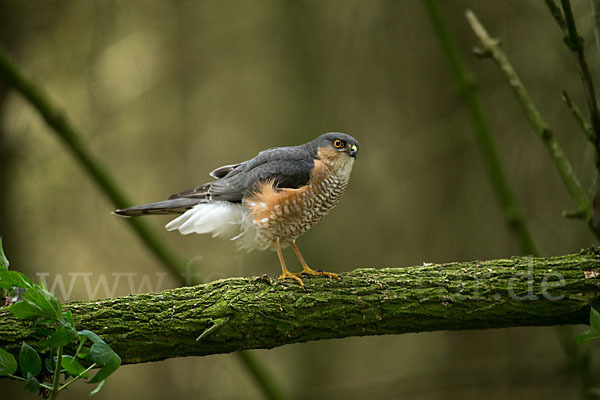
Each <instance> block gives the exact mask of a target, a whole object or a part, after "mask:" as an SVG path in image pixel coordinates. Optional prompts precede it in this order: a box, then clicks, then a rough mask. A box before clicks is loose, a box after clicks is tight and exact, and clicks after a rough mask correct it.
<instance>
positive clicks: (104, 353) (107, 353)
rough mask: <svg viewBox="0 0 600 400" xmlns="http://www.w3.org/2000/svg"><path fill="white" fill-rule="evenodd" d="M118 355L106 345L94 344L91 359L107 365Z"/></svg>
mask: <svg viewBox="0 0 600 400" xmlns="http://www.w3.org/2000/svg"><path fill="white" fill-rule="evenodd" d="M114 357H118V356H117V353H115V352H114V351H113V349H111V348H110V346H109V345H107V344H106V343H94V344H93V345H92V348H91V349H90V359H91V360H92V361H93V362H95V363H97V364H103V365H104V364H107V363H108V362H110V360H112V359H113V358H114Z"/></svg>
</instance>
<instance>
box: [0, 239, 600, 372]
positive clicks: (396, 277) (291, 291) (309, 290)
mask: <svg viewBox="0 0 600 400" xmlns="http://www.w3.org/2000/svg"><path fill="white" fill-rule="evenodd" d="M599 254H600V251H599V250H597V249H591V250H585V251H582V252H580V253H579V254H571V255H565V256H559V257H548V258H527V257H513V258H510V259H499V260H491V261H471V262H457V263H449V264H429V263H425V264H423V265H421V266H413V267H405V268H382V269H371V268H364V269H357V270H354V271H352V272H349V273H345V274H343V275H342V277H343V279H342V280H332V279H327V278H320V277H319V278H312V279H308V278H306V279H305V283H306V290H302V289H301V288H300V287H299V286H298V285H297V284H296V283H295V282H291V281H285V282H280V281H278V280H275V279H270V278H268V277H266V276H263V277H255V278H232V279H224V280H220V281H216V282H211V283H207V284H203V285H198V286H194V287H186V288H179V289H172V290H166V291H164V292H161V293H151V294H138V295H131V296H127V297H120V298H114V299H105V300H95V301H85V302H73V303H69V304H67V305H66V308H67V309H70V310H72V312H73V315H74V318H75V321H76V325H77V328H79V329H84V328H85V329H91V330H93V331H94V332H97V333H98V334H100V335H101V336H102V337H103V338H104V339H105V340H106V341H107V342H108V343H109V344H110V345H111V346H112V347H113V349H114V350H115V351H116V352H117V353H118V354H119V355H120V356H121V358H122V359H123V362H124V363H141V362H148V361H156V360H163V359H166V358H171V357H182V356H200V355H207V354H215V353H227V352H231V351H235V350H241V349H268V348H272V347H276V346H281V345H284V344H290V343H298V342H306V341H309V340H320V339H328V338H342V337H348V336H364V335H383V334H399V333H407V332H425V331H435V330H462V329H484V328H502V327H514V326H544V325H559V324H581V323H586V322H587V321H588V315H589V308H590V305H593V304H595V303H598V302H600V297H599V289H600V278H599V271H600V255H599ZM197 338H199V339H198V340H197ZM22 341H27V342H28V343H30V344H32V345H34V346H40V347H42V346H43V344H42V341H41V338H40V337H39V336H38V335H37V334H36V333H35V330H34V328H33V323H32V322H31V321H23V320H18V319H15V318H13V317H12V316H11V314H10V313H9V312H8V311H6V310H0V347H3V348H5V349H7V350H9V351H11V352H13V353H16V352H18V349H19V347H20V346H21V342H22Z"/></svg>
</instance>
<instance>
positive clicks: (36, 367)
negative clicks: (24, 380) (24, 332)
mask: <svg viewBox="0 0 600 400" xmlns="http://www.w3.org/2000/svg"><path fill="white" fill-rule="evenodd" d="M19 367H20V368H21V374H23V376H27V374H31V375H33V376H36V375H37V374H39V373H40V372H42V359H41V358H40V355H39V354H38V352H37V351H35V349H34V348H33V347H31V346H30V345H28V344H27V343H25V342H23V344H22V345H21V352H20V353H19Z"/></svg>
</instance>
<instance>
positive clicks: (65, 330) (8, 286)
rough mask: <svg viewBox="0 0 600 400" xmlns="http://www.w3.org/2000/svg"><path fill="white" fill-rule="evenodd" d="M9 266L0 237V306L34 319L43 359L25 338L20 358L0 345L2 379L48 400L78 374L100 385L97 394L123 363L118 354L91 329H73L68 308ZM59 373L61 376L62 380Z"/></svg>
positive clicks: (80, 377) (20, 315) (18, 315)
mask: <svg viewBox="0 0 600 400" xmlns="http://www.w3.org/2000/svg"><path fill="white" fill-rule="evenodd" d="M8 266H9V262H8V259H7V258H6V256H5V255H4V250H3V249H2V239H1V238H0V295H3V296H2V297H4V306H5V307H6V308H7V310H8V311H10V312H11V313H12V314H13V315H14V316H15V317H16V318H20V319H34V320H35V321H36V328H37V330H38V332H40V333H42V334H43V335H44V336H46V341H45V343H44V347H43V349H41V350H43V351H42V353H43V354H44V357H45V360H44V362H42V356H40V353H38V351H37V350H36V349H34V348H33V347H31V346H30V345H28V344H27V343H25V342H23V344H22V345H21V350H20V352H19V355H18V361H17V359H16V358H15V356H13V355H12V354H11V353H9V352H7V351H6V350H4V349H2V348H0V377H2V376H7V377H10V378H13V379H17V380H20V381H23V382H25V386H24V388H25V389H26V390H30V391H32V392H35V391H39V392H40V393H41V395H42V397H43V398H48V399H50V400H54V399H55V398H56V396H57V395H58V393H60V392H61V391H62V390H64V389H66V388H67V387H68V386H69V385H71V384H72V383H73V382H75V381H78V380H80V379H82V378H83V379H87V382H88V383H97V384H98V385H97V386H96V388H95V389H94V390H92V391H91V392H90V395H94V394H96V393H98V391H100V389H102V387H103V386H104V384H105V382H106V379H107V378H108V377H109V376H110V375H111V374H112V373H113V372H115V371H116V370H117V368H119V366H120V365H121V358H119V356H118V355H117V353H115V352H114V351H113V350H112V349H111V347H110V346H109V345H108V344H107V343H106V342H105V341H104V340H102V339H101V338H100V337H99V336H98V335H96V334H95V333H94V332H92V331H89V330H87V329H83V330H77V329H75V324H74V323H73V316H72V314H71V311H69V310H67V311H64V310H63V309H62V306H61V304H60V302H59V301H58V299H57V298H56V296H54V295H53V294H52V293H51V292H49V291H48V290H46V288H45V287H44V286H43V285H42V284H41V283H40V285H38V284H35V283H34V282H33V281H32V280H31V279H29V278H28V277H27V276H25V275H24V274H22V273H21V272H18V271H11V270H9V269H8ZM0 304H1V303H0ZM67 346H68V347H69V348H76V351H75V352H74V353H73V355H69V354H65V352H64V350H65V347H67ZM84 364H86V365H87V367H84ZM96 367H99V370H98V372H96V374H95V375H94V376H93V377H92V378H90V371H91V370H92V369H93V368H96ZM17 370H19V372H18V373H17ZM61 375H64V380H65V381H64V382H63V383H61V379H60V378H61ZM46 378H50V379H49V380H47V379H46Z"/></svg>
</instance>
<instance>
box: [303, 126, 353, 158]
mask: <svg viewBox="0 0 600 400" xmlns="http://www.w3.org/2000/svg"><path fill="white" fill-rule="evenodd" d="M312 144H313V145H314V147H315V148H317V149H318V148H322V147H331V148H332V149H334V150H336V151H339V152H344V153H347V154H348V155H349V156H350V157H353V158H356V156H357V155H358V140H356V139H354V138H353V137H352V136H350V135H347V134H345V133H341V132H329V133H325V134H323V135H321V136H319V137H318V138H316V139H315V140H313V141H312Z"/></svg>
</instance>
